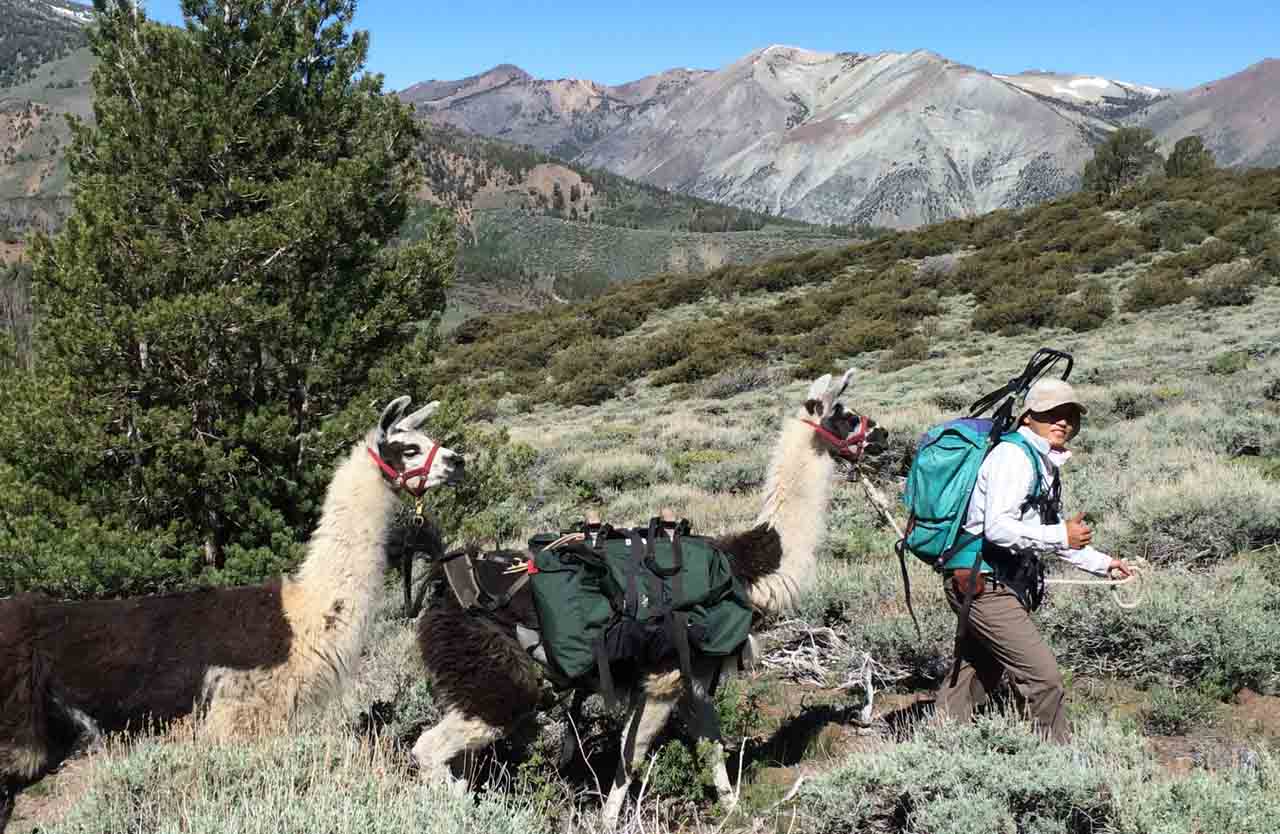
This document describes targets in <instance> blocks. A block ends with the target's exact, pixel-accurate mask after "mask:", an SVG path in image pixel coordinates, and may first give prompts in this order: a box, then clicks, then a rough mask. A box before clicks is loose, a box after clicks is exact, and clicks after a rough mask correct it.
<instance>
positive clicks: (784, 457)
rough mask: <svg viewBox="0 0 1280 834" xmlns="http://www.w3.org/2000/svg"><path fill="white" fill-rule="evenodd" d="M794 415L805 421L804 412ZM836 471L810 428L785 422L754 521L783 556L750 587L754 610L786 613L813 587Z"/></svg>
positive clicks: (793, 420)
mask: <svg viewBox="0 0 1280 834" xmlns="http://www.w3.org/2000/svg"><path fill="white" fill-rule="evenodd" d="M797 416H799V417H802V418H808V414H806V413H803V412H802V413H801V414H799V415H797ZM834 470H835V463H834V462H833V461H832V459H831V457H830V455H828V454H827V452H826V451H825V450H824V449H823V448H822V447H821V446H819V444H818V442H817V440H816V437H815V435H814V432H813V429H812V428H810V427H809V426H808V425H806V424H804V423H802V422H800V420H798V419H790V418H788V419H786V420H785V421H784V424H783V426H782V433H781V435H780V437H779V438H778V445H777V446H776V447H775V448H774V450H773V458H772V460H771V461H770V463H769V473H768V475H767V477H766V479H765V487H764V507H763V508H762V509H761V510H760V515H759V516H757V517H756V525H757V526H760V527H765V528H768V529H772V530H773V531H774V532H776V533H777V535H778V540H779V544H780V545H781V556H780V558H779V562H778V567H777V569H776V570H774V571H772V572H770V573H767V574H765V575H764V576H761V577H759V578H758V579H756V581H755V582H753V583H752V584H751V585H750V587H749V588H748V593H749V595H750V597H751V602H752V604H753V605H755V606H756V607H757V608H759V609H761V610H763V611H767V612H769V613H772V614H777V613H782V612H785V611H787V610H789V609H791V608H793V607H794V606H795V604H796V600H797V598H798V597H799V595H800V593H801V592H803V591H805V590H807V589H808V588H810V587H812V586H813V583H814V581H815V579H816V576H817V548H818V545H819V543H820V542H821V541H822V537H823V535H824V534H825V533H826V528H827V505H828V503H829V502H830V500H831V476H832V474H833V472H834Z"/></svg>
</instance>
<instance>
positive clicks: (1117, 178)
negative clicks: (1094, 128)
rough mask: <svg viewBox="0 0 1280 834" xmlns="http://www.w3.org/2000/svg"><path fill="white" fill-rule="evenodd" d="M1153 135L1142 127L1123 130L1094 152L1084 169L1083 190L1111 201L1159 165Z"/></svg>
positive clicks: (1158, 155) (1112, 135)
mask: <svg viewBox="0 0 1280 834" xmlns="http://www.w3.org/2000/svg"><path fill="white" fill-rule="evenodd" d="M1160 161H1161V159H1160V154H1159V153H1158V152H1157V151H1156V142H1155V134H1153V133H1152V132H1151V131H1150V130H1149V129H1147V128H1145V127H1122V128H1120V129H1119V130H1117V131H1116V132H1115V133H1113V134H1111V136H1110V138H1108V139H1107V141H1106V142H1103V143H1102V144H1101V145H1099V146H1098V149H1097V150H1096V151H1094V154H1093V159H1091V160H1089V161H1088V162H1087V163H1085V166H1084V190H1085V191H1094V192H1097V193H1099V194H1105V195H1107V196H1108V197H1114V196H1115V195H1117V194H1119V193H1120V192H1121V191H1123V190H1124V189H1125V188H1127V187H1129V186H1130V185H1132V184H1133V183H1135V182H1137V181H1138V180H1139V179H1141V178H1142V177H1143V176H1145V175H1146V174H1147V173H1149V172H1150V171H1151V170H1152V169H1154V168H1155V167H1156V166H1157V165H1158V164H1159V163H1160Z"/></svg>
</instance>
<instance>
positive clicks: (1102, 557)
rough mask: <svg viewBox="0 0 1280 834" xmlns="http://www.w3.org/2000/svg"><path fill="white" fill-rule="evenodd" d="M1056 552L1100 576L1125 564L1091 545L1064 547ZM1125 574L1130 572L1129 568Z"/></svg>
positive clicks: (1076, 565)
mask: <svg viewBox="0 0 1280 834" xmlns="http://www.w3.org/2000/svg"><path fill="white" fill-rule="evenodd" d="M1055 552H1056V553H1057V555H1058V558H1059V559H1062V560H1063V561H1064V562H1070V563H1071V564H1072V565H1074V566H1075V567H1077V568H1079V569H1080V570H1083V571H1088V572H1089V573H1096V574H1097V575H1099V576H1106V575H1107V573H1108V572H1109V571H1110V570H1111V569H1112V568H1113V567H1119V566H1120V565H1123V562H1120V560H1119V559H1113V558H1111V557H1110V556H1108V555H1107V554H1105V553H1103V552H1102V551H1101V550H1097V549H1095V548H1093V547H1091V546H1089V545H1085V546H1084V547H1080V548H1070V547H1062V548H1059V549H1058V550H1057V551H1055ZM1117 563H1119V564H1117ZM1125 574H1126V575H1127V574H1128V571H1127V570H1126V571H1125Z"/></svg>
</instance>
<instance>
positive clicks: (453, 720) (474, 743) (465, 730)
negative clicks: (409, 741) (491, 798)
mask: <svg viewBox="0 0 1280 834" xmlns="http://www.w3.org/2000/svg"><path fill="white" fill-rule="evenodd" d="M503 734H504V732H503V729H502V728H500V727H494V726H493V725H492V724H488V723H486V722H485V721H484V720H483V719H480V718H469V717H467V716H466V715H464V714H463V713H462V712H460V711H458V710H456V709H451V710H449V711H448V712H446V713H445V715H444V718H441V719H440V723H438V724H436V725H435V726H434V727H432V728H431V729H430V730H427V731H426V732H424V733H423V734H422V735H420V736H418V741H417V743H416V744H414V745H413V758H414V760H415V761H417V763H418V771H419V773H420V774H421V775H422V779H423V780H424V781H427V782H438V783H440V784H443V785H446V786H448V788H449V789H450V790H451V791H453V792H455V793H464V792H466V789H467V781H466V780H465V779H455V778H454V776H453V773H452V771H451V770H450V769H449V762H451V761H453V758H454V757H455V756H457V755H458V754H459V753H469V752H472V751H474V750H479V749H481V748H483V747H486V746H488V745H490V744H492V743H493V742H495V741H497V740H498V739H500V738H502V736H503Z"/></svg>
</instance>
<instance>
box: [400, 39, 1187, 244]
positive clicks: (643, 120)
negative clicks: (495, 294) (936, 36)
mask: <svg viewBox="0 0 1280 834" xmlns="http://www.w3.org/2000/svg"><path fill="white" fill-rule="evenodd" d="M495 74H496V75H497V76H498V78H500V79H501V82H500V83H498V82H497V81H496V80H495V78H494V76H495ZM1099 82H1104V83H1105V86H1104V85H1103V84H1100V83H1099ZM411 91H412V95H410V92H411ZM411 91H406V95H407V96H408V97H410V98H411V100H412V101H414V103H415V105H416V106H417V107H418V108H419V110H420V111H421V112H422V113H423V114H424V116H425V117H426V118H427V119H429V120H431V121H434V122H438V123H447V124H452V125H455V126H458V127H460V128H462V129H464V130H470V131H474V132H477V133H481V134H484V135H489V136H502V137H504V138H508V139H511V140H513V141H518V142H524V143H528V144H530V145H533V146H534V147H537V148H541V149H544V150H547V151H550V152H553V153H558V154H560V155H562V156H565V157H567V158H570V159H572V160H574V161H576V162H580V163H583V164H586V165H589V166H595V167H602V168H606V169H608V170H611V171H614V172H616V173H619V174H622V175H624V176H628V177H633V178H636V179H640V180H642V181H645V182H649V183H653V184H655V185H659V186H662V187H665V188H672V189H676V190H679V191H681V192H684V193H688V194H693V195H696V196H699V197H704V198H707V199H711V200H716V201H720V202H727V203H730V204H733V205H738V206H743V207H746V208H751V209H755V210H759V211H770V212H773V213H775V214H779V215H782V216H787V217H794V218H799V219H803V220H807V221H811V222H819V223H860V224H861V223H865V224H874V225H891V226H914V225H918V224H921V223H927V222H932V221H935V220H940V219H944V218H947V217H954V216H957V215H971V214H976V213H981V212H984V211H989V210H991V209H995V208H1000V207H1015V206H1023V205H1029V204H1032V203H1036V202H1039V201H1042V200H1045V199H1047V198H1049V197H1052V196H1054V195H1056V194H1060V193H1062V192H1065V191H1068V190H1070V189H1072V188H1073V187H1074V186H1075V185H1076V184H1077V182H1078V178H1079V172H1080V171H1081V169H1082V168H1083V166H1084V162H1085V161H1086V160H1087V159H1088V158H1089V156H1090V155H1091V154H1092V147H1093V145H1094V144H1095V143H1096V142H1097V141H1098V140H1099V139H1101V138H1102V137H1104V136H1105V135H1106V133H1107V132H1108V131H1110V130H1111V129H1113V127H1114V125H1115V122H1116V120H1117V119H1119V118H1121V117H1123V116H1124V115H1127V114H1128V113H1130V112H1132V111H1133V110H1135V109H1138V108H1140V107H1142V106H1145V105H1148V104H1150V103H1151V102H1152V101H1154V100H1156V99H1157V98H1159V97H1160V96H1161V95H1162V92H1163V91H1160V90H1156V89H1154V88H1146V87H1142V86H1139V85H1136V84H1125V83H1122V82H1110V81H1105V80H1104V79H1092V78H1090V77H1086V76H1059V75H1054V74H1050V73H1023V74H1021V75H1018V76H1007V77H998V76H995V75H992V74H990V73H987V72H984V71H982V70H978V69H975V68H974V67H970V66H966V65H964V64H959V63H956V62H954V61H950V60H948V59H946V58H944V57H942V56H940V55H936V54H934V53H931V52H926V51H916V52H911V53H879V54H874V55H862V54H856V53H823V52H812V51H809V50H804V49H797V48H794V47H785V46H771V47H768V48H766V49H762V50H758V51H756V52H752V53H751V54H749V55H747V56H745V57H744V58H742V59H741V60H739V61H736V62H734V63H733V64H730V65H729V66H727V67H724V68H722V69H720V70H717V71H714V72H711V71H700V70H673V71H670V72H666V73H661V74H659V75H656V76H652V77H650V78H647V79H642V80H640V81H637V82H632V83H630V84H626V85H621V86H617V87H608V86H604V85H600V84H596V83H595V82H591V81H581V80H573V79H562V80H558V81H543V80H538V79H533V78H530V77H529V76H528V75H527V73H524V72H523V71H519V70H517V69H515V68H512V67H505V68H499V69H497V70H494V71H491V72H490V73H485V74H482V75H479V76H474V77H473V78H471V79H466V80H465V83H462V82H460V83H459V85H457V86H454V85H448V84H447V83H442V82H431V83H429V84H427V85H418V87H416V88H411ZM435 91H442V92H447V94H436V92H435ZM1063 91H1065V92H1063Z"/></svg>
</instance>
